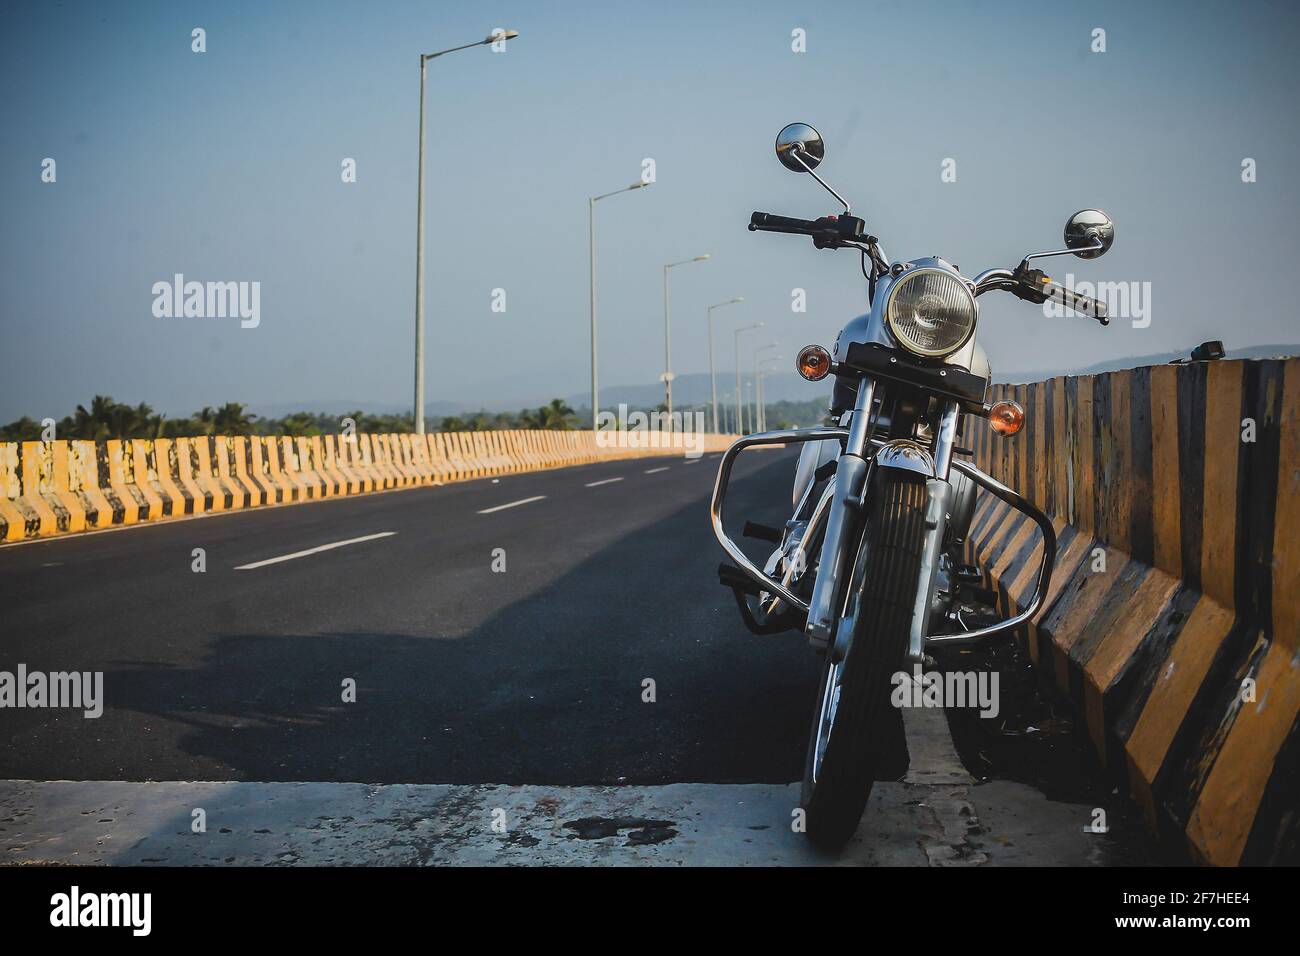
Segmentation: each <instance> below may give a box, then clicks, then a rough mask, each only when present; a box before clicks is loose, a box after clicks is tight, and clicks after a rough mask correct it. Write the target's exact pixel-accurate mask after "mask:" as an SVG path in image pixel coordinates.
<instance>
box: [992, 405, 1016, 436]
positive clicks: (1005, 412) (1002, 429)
mask: <svg viewBox="0 0 1300 956" xmlns="http://www.w3.org/2000/svg"><path fill="white" fill-rule="evenodd" d="M1024 427H1025V410H1024V409H1023V408H1021V407H1020V405H1019V404H1018V403H1016V402H995V403H994V404H993V406H992V407H991V408H990V409H989V428H991V429H993V430H994V431H995V432H997V433H998V434H999V435H1014V434H1016V433H1017V432H1019V431H1020V429H1022V428H1024Z"/></svg>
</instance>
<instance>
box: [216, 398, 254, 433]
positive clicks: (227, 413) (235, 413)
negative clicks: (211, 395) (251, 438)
mask: <svg viewBox="0 0 1300 956" xmlns="http://www.w3.org/2000/svg"><path fill="white" fill-rule="evenodd" d="M256 418H257V416H256V415H252V414H250V413H248V412H246V411H244V406H243V405H242V404H240V403H239V402H226V404H224V405H222V406H221V407H220V408H218V409H217V412H216V415H215V417H214V418H213V425H214V426H215V428H216V430H217V434H218V435H251V434H252V433H253V421H254V420H255V419H256Z"/></svg>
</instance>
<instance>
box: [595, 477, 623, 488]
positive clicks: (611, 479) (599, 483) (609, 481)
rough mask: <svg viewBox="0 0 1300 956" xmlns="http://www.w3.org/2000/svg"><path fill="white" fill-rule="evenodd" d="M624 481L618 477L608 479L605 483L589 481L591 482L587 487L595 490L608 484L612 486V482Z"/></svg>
mask: <svg viewBox="0 0 1300 956" xmlns="http://www.w3.org/2000/svg"><path fill="white" fill-rule="evenodd" d="M622 480H623V479H622V477H618V478H606V479H604V480H603V481H589V482H587V487H588V488H595V487H597V486H598V485H608V484H610V483H612V482H615V481H622Z"/></svg>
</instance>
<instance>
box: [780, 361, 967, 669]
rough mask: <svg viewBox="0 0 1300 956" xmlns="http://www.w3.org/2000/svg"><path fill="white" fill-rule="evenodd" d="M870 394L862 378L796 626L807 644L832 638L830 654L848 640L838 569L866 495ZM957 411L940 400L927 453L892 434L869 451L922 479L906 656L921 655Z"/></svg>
mask: <svg viewBox="0 0 1300 956" xmlns="http://www.w3.org/2000/svg"><path fill="white" fill-rule="evenodd" d="M874 397H875V381H874V380H873V379H870V378H864V379H863V380H862V381H861V383H860V384H859V385H858V395H857V401H856V402H855V404H854V406H853V417H852V420H851V421H850V423H849V433H848V437H847V439H846V440H845V446H844V453H843V454H842V455H841V456H840V460H839V462H838V464H837V465H836V467H835V493H834V497H833V498H832V500H831V506H830V511H829V514H828V516H827V519H826V535H825V537H824V539H823V541H822V552H821V560H820V562H819V564H818V568H817V577H816V579H815V580H814V582H813V593H812V597H811V599H810V600H809V602H808V620H807V623H806V625H805V627H804V633H805V634H806V635H807V637H808V640H809V642H810V643H811V644H812V645H813V646H814V647H818V648H821V649H825V648H827V647H828V646H829V645H830V643H831V640H832V638H834V639H835V647H834V648H833V653H834V655H835V658H836V659H837V660H842V659H843V656H844V655H845V654H846V653H847V652H848V640H849V639H850V638H851V635H849V634H847V633H845V634H837V624H838V622H839V620H840V617H841V615H840V609H841V608H843V607H844V604H845V596H846V590H845V589H846V587H847V584H848V583H849V582H846V581H845V580H844V577H845V570H846V568H847V566H848V561H849V557H850V554H851V552H852V544H853V540H854V533H853V532H854V531H855V529H856V528H858V527H860V524H861V511H862V509H863V507H864V505H865V502H866V493H867V482H868V479H869V477H870V470H871V465H872V460H871V459H870V458H869V457H868V455H867V449H868V448H869V447H870V445H871V440H870V439H871V403H872V400H873V398H874ZM959 414H960V409H959V406H958V405H957V403H956V402H953V401H949V402H945V403H944V406H943V411H942V414H941V415H940V418H939V427H938V428H937V429H936V430H935V436H934V446H933V453H931V452H929V451H926V450H925V449H923V448H921V447H920V446H919V445H917V444H916V443H915V442H911V441H906V440H897V439H896V440H894V441H887V442H884V443H882V444H881V445H880V448H879V449H878V450H877V451H876V454H875V456H874V462H875V465H876V467H880V468H900V469H904V470H908V471H914V472H918V473H920V474H922V475H924V476H925V479H926V510H925V540H924V542H923V547H922V552H921V573H920V576H919V579H918V581H917V589H916V600H915V604H914V606H913V610H912V624H911V629H910V632H909V635H908V644H907V656H908V658H909V660H912V661H920V660H922V659H923V657H924V654H925V636H926V632H927V630H928V628H929V622H930V602H931V597H932V594H933V590H934V587H935V581H936V573H935V572H936V571H937V570H938V567H939V558H940V555H941V553H942V550H943V538H944V532H945V530H946V529H947V525H948V518H949V517H950V515H951V510H952V486H951V485H950V484H949V482H948V473H949V470H950V468H951V467H952V455H953V449H954V447H955V443H956V437H957V418H958V415H959ZM870 544H871V543H870V542H869V541H865V540H864V541H863V542H862V545H861V546H862V547H864V548H866V547H870Z"/></svg>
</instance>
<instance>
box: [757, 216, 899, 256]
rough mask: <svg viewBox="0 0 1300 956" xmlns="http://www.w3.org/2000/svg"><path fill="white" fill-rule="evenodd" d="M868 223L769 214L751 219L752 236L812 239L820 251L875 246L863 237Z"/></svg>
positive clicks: (854, 219) (842, 218)
mask: <svg viewBox="0 0 1300 956" xmlns="http://www.w3.org/2000/svg"><path fill="white" fill-rule="evenodd" d="M865 229H866V223H865V222H864V221H863V220H861V219H859V218H858V217H857V216H822V217H821V218H820V219H792V218H791V217H789V216H778V215H776V214H775V213H770V212H755V213H754V214H753V215H751V216H750V217H749V231H750V232H784V233H789V234H791V235H796V236H811V237H812V241H813V245H815V246H816V247H817V248H818V249H838V248H840V247H841V246H843V245H845V244H848V243H851V242H874V241H875V239H874V238H873V237H871V236H867V235H864V234H863V233H864V231H865Z"/></svg>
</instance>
